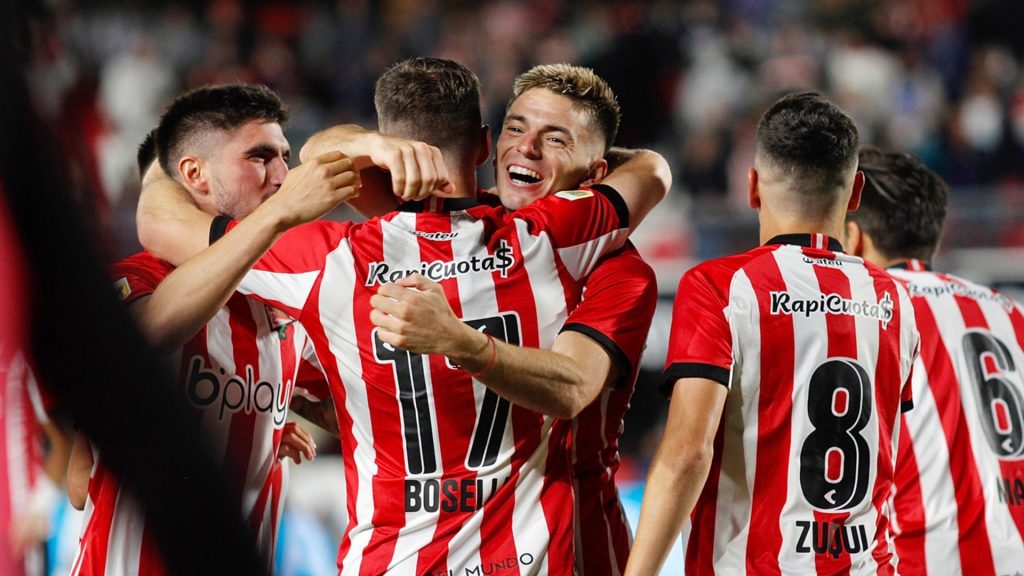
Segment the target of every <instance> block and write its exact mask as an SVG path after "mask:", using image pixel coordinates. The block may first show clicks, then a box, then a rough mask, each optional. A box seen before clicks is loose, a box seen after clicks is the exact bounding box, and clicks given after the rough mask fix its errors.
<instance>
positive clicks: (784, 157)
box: [757, 92, 859, 205]
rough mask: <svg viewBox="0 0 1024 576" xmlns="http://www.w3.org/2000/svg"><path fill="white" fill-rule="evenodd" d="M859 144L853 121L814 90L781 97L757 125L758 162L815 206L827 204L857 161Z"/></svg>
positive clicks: (829, 203)
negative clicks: (782, 175) (791, 183)
mask: <svg viewBox="0 0 1024 576" xmlns="http://www.w3.org/2000/svg"><path fill="white" fill-rule="evenodd" d="M858 145H859V136H858V134H857V127H856V126H855V125H854V123H853V120H852V119H851V118H850V117H849V116H848V115H847V114H846V113H845V112H843V111H842V110H841V109H840V108H839V107H838V106H836V105H835V104H833V103H832V102H829V101H828V100H827V99H825V97H823V96H822V95H821V94H818V93H817V92H800V93H795V94H789V95H786V96H783V97H782V98H780V99H779V100H778V101H776V102H775V104H772V106H771V108H769V109H768V111H767V112H765V113H764V116H762V117H761V121H760V122H758V124H757V148H758V156H759V158H760V160H761V161H763V162H766V163H767V164H768V165H770V166H772V167H774V168H776V169H777V170H779V171H780V172H781V173H782V174H785V175H786V176H787V177H788V178H789V179H790V180H792V181H793V183H794V185H796V186H799V192H801V193H802V194H803V195H804V196H806V197H807V200H809V201H811V202H812V204H813V205H831V201H832V200H834V199H835V196H834V193H835V192H836V191H837V190H839V189H840V187H841V186H842V185H843V183H844V179H845V177H846V175H847V173H848V171H849V170H851V169H853V167H854V166H855V165H856V163H857V147H858ZM815 201H816V202H815Z"/></svg>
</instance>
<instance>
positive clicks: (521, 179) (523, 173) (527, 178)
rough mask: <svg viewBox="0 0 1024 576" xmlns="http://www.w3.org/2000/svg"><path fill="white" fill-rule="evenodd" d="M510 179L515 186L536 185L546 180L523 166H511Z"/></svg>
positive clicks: (509, 170)
mask: <svg viewBox="0 0 1024 576" xmlns="http://www.w3.org/2000/svg"><path fill="white" fill-rule="evenodd" d="M508 177H509V178H510V179H511V180H512V183H513V184H519V185H530V184H536V183H537V182H540V181H541V180H543V179H544V177H543V176H541V175H540V174H538V173H536V172H534V171H533V170H530V169H529V168H524V167H522V166H509V168H508Z"/></svg>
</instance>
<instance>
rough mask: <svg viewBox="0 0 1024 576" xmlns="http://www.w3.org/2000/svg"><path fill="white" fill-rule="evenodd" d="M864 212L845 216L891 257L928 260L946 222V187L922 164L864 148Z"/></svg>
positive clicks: (913, 158) (862, 169)
mask: <svg viewBox="0 0 1024 576" xmlns="http://www.w3.org/2000/svg"><path fill="white" fill-rule="evenodd" d="M859 161H860V166H859V169H860V170H861V171H862V172H863V173H864V191H863V192H861V198H860V208H858V209H857V211H856V212H851V213H850V214H848V215H847V219H848V220H850V221H853V222H856V223H858V224H859V225H860V227H861V228H862V229H863V230H864V233H865V234H867V235H868V236H870V237H871V240H872V242H873V243H874V245H875V247H876V248H877V249H878V250H879V251H880V252H881V253H882V254H884V255H885V256H886V257H888V258H917V259H919V260H929V259H930V258H931V257H932V255H933V254H935V249H936V248H938V246H939V239H940V237H941V236H942V227H943V225H944V224H945V221H946V197H947V190H946V183H945V182H943V181H942V178H939V176H938V174H936V173H935V172H932V171H931V170H929V169H928V168H927V167H926V166H925V165H924V164H923V163H922V162H921V161H920V160H919V159H917V158H915V157H914V156H911V155H910V154H904V153H902V152H890V151H884V150H880V149H878V148H875V147H869V146H866V147H864V148H862V149H861V151H860V155H859Z"/></svg>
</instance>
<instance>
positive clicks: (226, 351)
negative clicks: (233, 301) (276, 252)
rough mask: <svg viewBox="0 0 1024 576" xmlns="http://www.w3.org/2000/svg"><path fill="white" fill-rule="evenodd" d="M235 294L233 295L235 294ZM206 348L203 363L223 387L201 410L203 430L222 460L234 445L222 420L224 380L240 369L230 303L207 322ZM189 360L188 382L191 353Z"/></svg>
mask: <svg viewBox="0 0 1024 576" xmlns="http://www.w3.org/2000/svg"><path fill="white" fill-rule="evenodd" d="M234 297H235V296H232V298H234ZM206 350H207V354H206V358H205V359H204V360H203V364H204V365H205V369H206V370H208V371H210V372H212V373H213V374H214V375H215V377H216V378H218V383H219V384H220V386H221V388H220V390H219V391H218V393H217V394H218V398H215V399H214V400H213V403H212V404H210V405H209V406H207V407H206V408H205V409H200V414H201V415H202V421H203V430H205V431H206V434H207V440H206V441H207V445H208V446H209V448H210V453H211V454H212V455H213V456H214V458H216V459H217V461H218V462H225V461H226V459H225V458H226V456H227V454H228V450H229V449H230V447H229V446H228V436H229V435H228V426H226V425H225V424H224V422H222V421H221V420H220V399H221V398H222V396H221V395H222V394H223V393H224V386H223V383H224V382H225V381H226V380H227V379H228V378H230V377H231V375H233V374H237V373H238V367H236V366H235V353H234V344H233V342H232V340H231V313H230V312H229V311H228V307H227V306H225V307H223V308H221V309H220V310H218V311H217V314H215V315H214V316H213V318H211V319H210V321H209V322H208V323H207V324H206ZM186 360H187V363H186V364H185V370H186V373H184V374H182V375H181V376H180V378H181V381H182V382H187V379H188V376H189V375H188V371H189V370H190V366H191V362H192V359H191V357H190V358H187V359H186ZM221 370H223V372H221ZM198 393H199V394H201V395H205V394H209V392H208V391H207V390H206V389H205V388H204V389H201V390H199V392H198ZM197 409H198V408H197Z"/></svg>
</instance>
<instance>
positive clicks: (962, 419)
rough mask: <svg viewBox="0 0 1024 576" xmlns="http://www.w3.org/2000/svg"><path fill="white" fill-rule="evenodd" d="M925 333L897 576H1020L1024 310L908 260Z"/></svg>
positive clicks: (905, 442) (902, 488)
mask: <svg viewBox="0 0 1024 576" xmlns="http://www.w3.org/2000/svg"><path fill="white" fill-rule="evenodd" d="M889 272H890V274H892V275H893V276H895V277H896V278H897V279H899V280H900V281H901V282H904V283H905V285H906V286H907V291H908V292H909V293H910V299H911V301H912V302H913V305H914V313H915V316H916V317H917V326H918V328H919V329H920V330H921V357H920V360H919V362H918V364H917V366H916V367H915V368H914V403H915V407H914V410H913V411H912V412H910V413H907V414H904V416H903V418H904V431H905V434H903V435H902V436H900V447H899V454H898V458H897V466H896V496H895V500H894V508H895V518H894V525H895V528H896V551H897V553H898V554H899V557H900V573H901V574H911V575H913V574H961V573H962V574H978V575H987V574H991V575H996V574H1017V573H1024V538H1022V536H1024V351H1022V349H1024V310H1022V308H1021V306H1020V304H1018V303H1016V302H1014V301H1013V300H1011V299H1009V298H1007V297H1006V296H1003V295H1002V294H1000V293H998V292H995V291H993V290H990V289H989V288H986V287H984V286H980V285H978V284H975V283H973V282H970V281H968V280H964V279H962V278H958V277H956V276H952V275H950V274H940V273H935V272H930V271H928V270H927V267H926V266H925V265H924V263H923V262H921V261H919V260H911V261H909V262H908V263H907V264H906V265H905V266H901V267H894V268H890V269H889Z"/></svg>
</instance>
